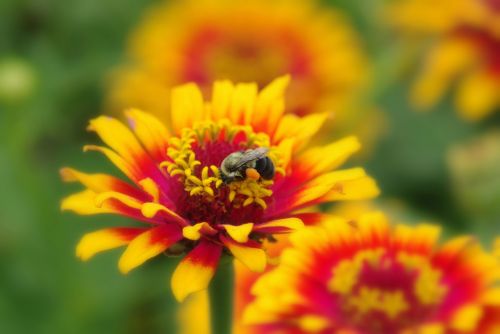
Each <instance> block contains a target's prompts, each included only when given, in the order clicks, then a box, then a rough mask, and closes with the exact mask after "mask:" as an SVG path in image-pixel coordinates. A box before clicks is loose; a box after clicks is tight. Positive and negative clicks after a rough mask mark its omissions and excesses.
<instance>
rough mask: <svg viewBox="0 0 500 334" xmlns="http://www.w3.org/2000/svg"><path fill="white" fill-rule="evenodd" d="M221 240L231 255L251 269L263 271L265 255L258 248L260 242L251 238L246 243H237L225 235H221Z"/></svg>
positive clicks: (265, 260)
mask: <svg viewBox="0 0 500 334" xmlns="http://www.w3.org/2000/svg"><path fill="white" fill-rule="evenodd" d="M221 241H222V243H224V245H225V246H226V247H227V248H228V249H229V250H230V251H231V253H232V254H233V256H234V257H235V258H237V259H238V260H240V261H241V262H242V263H243V264H244V265H245V266H247V267H248V269H250V270H251V271H255V272H263V271H264V269H266V263H267V256H266V252H264V250H262V249H261V248H260V247H261V246H260V244H258V243H256V242H255V241H252V240H249V241H247V242H246V243H238V242H235V241H234V240H232V239H230V238H228V237H225V236H221Z"/></svg>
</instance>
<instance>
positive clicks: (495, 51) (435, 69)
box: [390, 0, 500, 120]
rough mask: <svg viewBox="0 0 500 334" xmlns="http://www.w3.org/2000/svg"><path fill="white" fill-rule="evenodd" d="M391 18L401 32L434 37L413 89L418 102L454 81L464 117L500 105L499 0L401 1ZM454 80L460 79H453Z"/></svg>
mask: <svg viewBox="0 0 500 334" xmlns="http://www.w3.org/2000/svg"><path fill="white" fill-rule="evenodd" d="M390 17H391V20H392V21H394V22H395V23H396V24H397V25H398V26H399V27H401V28H402V29H403V30H405V31H409V32H417V33H424V34H428V35H431V36H433V37H434V42H433V44H432V47H431V50H430V51H429V53H428V55H427V57H426V59H425V63H424V66H423V71H422V72H421V73H420V75H419V77H418V80H417V82H416V85H415V87H414V91H413V99H414V101H415V103H416V104H417V105H418V106H420V107H429V106H431V105H433V104H435V103H436V102H437V101H438V100H439V98H440V97H442V96H443V95H444V94H445V92H446V91H447V90H448V89H449V88H450V87H451V86H454V85H455V84H457V83H458V85H457V90H458V91H457V94H456V96H455V102H456V105H457V107H458V110H459V111H460V112H461V114H462V116H463V117H464V118H466V119H469V120H479V119H482V118H484V117H485V116H487V115H488V114H490V113H492V112H493V111H495V109H497V108H498V106H499V105H500V93H499V92H500V24H499V22H500V6H499V5H498V1H497V0H438V1H434V0H400V1H398V2H395V3H394V5H392V6H391V7H390ZM457 81H458V82H457Z"/></svg>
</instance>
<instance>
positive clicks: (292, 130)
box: [273, 113, 329, 152]
mask: <svg viewBox="0 0 500 334" xmlns="http://www.w3.org/2000/svg"><path fill="white" fill-rule="evenodd" d="M328 116H329V113H316V114H312V115H308V116H305V117H298V116H296V115H293V114H288V115H285V116H283V117H282V118H281V121H280V123H279V125H278V128H277V130H276V133H275V135H274V136H273V141H274V142H280V141H282V140H284V139H286V138H292V137H293V138H295V147H294V152H297V151H299V150H300V149H301V148H303V147H305V146H306V145H307V144H308V143H309V140H310V139H311V137H312V136H314V135H315V134H316V133H317V132H318V130H319V129H320V128H321V126H323V124H324V123H325V121H326V119H327V118H328Z"/></svg>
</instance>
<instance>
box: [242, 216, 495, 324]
mask: <svg viewBox="0 0 500 334" xmlns="http://www.w3.org/2000/svg"><path fill="white" fill-rule="evenodd" d="M439 234H440V229H439V228H438V227H437V226H433V225H427V224H421V225H417V226H405V225H395V226H391V225H389V223H388V221H387V218H386V217H385V216H384V215H383V214H381V213H377V212H376V213H369V214H365V215H363V216H361V218H360V219H359V220H356V221H353V220H348V219H343V218H336V217H332V218H329V219H326V220H325V221H323V222H322V223H321V224H319V225H316V226H311V227H306V228H304V229H301V230H300V231H297V232H296V233H295V234H293V235H292V236H291V244H292V247H290V248H287V249H285V250H284V252H283V253H282V256H281V263H280V264H279V266H278V267H277V268H276V269H274V270H272V271H270V272H268V273H266V274H264V275H263V276H262V277H261V278H260V279H259V280H258V281H257V283H256V284H255V285H254V286H253V289H252V292H253V293H254V294H255V295H256V299H255V301H254V302H252V303H251V304H250V306H248V308H247V309H246V311H245V314H244V319H243V321H244V322H246V323H247V324H248V325H251V326H250V328H254V329H255V331H254V333H260V334H264V333H278V332H279V333H349V334H369V333H429V334H430V333H464V334H465V333H468V334H470V333H474V334H485V333H495V332H494V330H495V329H498V326H499V325H500V318H498V314H499V310H500V299H499V298H498V297H499V293H500V290H499V289H498V287H497V285H498V283H500V275H499V274H500V263H499V261H498V259H497V258H496V257H494V256H493V255H492V254H489V253H487V252H485V251H484V250H483V249H482V248H481V246H480V245H479V244H478V243H477V242H476V241H475V240H474V239H473V238H471V237H467V236H465V237H458V238H455V239H452V240H450V241H448V242H446V243H444V244H443V245H439V244H438V242H437V239H438V237H439Z"/></svg>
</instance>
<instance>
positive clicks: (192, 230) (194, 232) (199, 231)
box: [182, 222, 217, 240]
mask: <svg viewBox="0 0 500 334" xmlns="http://www.w3.org/2000/svg"><path fill="white" fill-rule="evenodd" d="M216 233H217V230H215V229H214V228H213V227H212V226H210V225H209V224H208V223H207V222H201V223H198V224H195V225H189V226H185V227H184V228H183V229H182V235H183V236H184V238H186V239H189V240H199V239H200V238H201V236H202V235H214V234H216Z"/></svg>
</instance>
